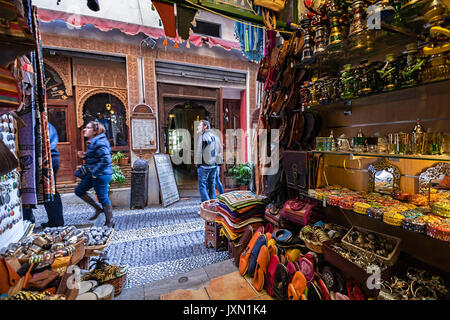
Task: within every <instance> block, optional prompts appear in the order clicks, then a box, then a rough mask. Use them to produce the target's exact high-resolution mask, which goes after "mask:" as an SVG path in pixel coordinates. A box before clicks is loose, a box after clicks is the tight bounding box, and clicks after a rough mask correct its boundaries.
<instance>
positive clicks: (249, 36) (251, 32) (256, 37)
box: [234, 7, 264, 62]
mask: <svg viewBox="0 0 450 320" xmlns="http://www.w3.org/2000/svg"><path fill="white" fill-rule="evenodd" d="M256 12H257V13H258V14H261V7H257V8H256ZM234 36H235V37H236V38H237V39H238V40H239V43H240V45H241V51H242V53H243V54H244V56H246V57H247V58H248V59H249V60H250V61H254V62H259V61H260V60H261V59H262V58H263V53H264V30H263V29H262V28H257V27H253V26H250V25H248V24H244V23H241V22H235V23H234Z"/></svg>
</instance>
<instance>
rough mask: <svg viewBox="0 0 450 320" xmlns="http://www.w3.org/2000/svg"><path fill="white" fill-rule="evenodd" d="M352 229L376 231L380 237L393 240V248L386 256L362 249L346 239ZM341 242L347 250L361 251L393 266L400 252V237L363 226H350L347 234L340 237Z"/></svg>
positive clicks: (366, 231) (365, 231) (368, 231)
mask: <svg viewBox="0 0 450 320" xmlns="http://www.w3.org/2000/svg"><path fill="white" fill-rule="evenodd" d="M354 230H358V231H361V232H364V233H376V234H377V235H379V236H380V237H382V238H385V239H388V240H391V241H393V242H394V243H395V246H394V249H393V250H392V252H391V253H390V254H389V255H388V256H387V257H382V256H379V255H377V254H375V253H372V252H370V251H367V250H365V249H362V248H360V247H358V246H355V245H354V244H352V243H350V242H348V241H347V239H348V237H349V235H350V233H352V231H354ZM341 242H342V244H343V245H344V246H345V247H347V248H348V249H349V250H352V251H354V252H358V253H361V254H364V255H371V256H373V257H375V259H376V260H378V261H380V262H382V263H384V264H386V265H388V266H393V265H394V264H395V262H396V261H397V259H398V256H399V254H400V242H401V239H400V238H397V237H393V236H390V235H387V234H384V233H380V232H375V231H372V230H369V229H365V228H361V227H352V228H351V229H350V230H349V231H348V232H347V234H346V235H345V236H344V237H343V238H342V240H341Z"/></svg>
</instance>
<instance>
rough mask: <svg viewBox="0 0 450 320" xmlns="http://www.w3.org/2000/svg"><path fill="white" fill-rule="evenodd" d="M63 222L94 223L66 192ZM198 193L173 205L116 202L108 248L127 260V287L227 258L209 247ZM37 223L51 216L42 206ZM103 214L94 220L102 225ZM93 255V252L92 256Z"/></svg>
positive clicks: (114, 259) (113, 259)
mask: <svg viewBox="0 0 450 320" xmlns="http://www.w3.org/2000/svg"><path fill="white" fill-rule="evenodd" d="M63 206H64V220H65V221H64V222H65V225H76V226H85V225H90V224H92V221H89V220H88V218H89V216H90V215H91V214H92V209H91V208H90V207H89V206H88V205H85V204H78V203H73V202H68V201H67V200H65V197H63ZM199 210H200V198H191V199H189V200H180V201H178V202H177V203H174V204H173V205H171V206H168V207H166V208H162V207H161V206H149V207H147V208H145V209H135V210H130V209H129V208H117V207H114V211H113V212H114V219H115V222H116V226H115V228H114V235H113V238H112V240H111V244H110V245H109V247H108V248H107V249H106V250H105V252H107V254H108V259H109V261H110V263H115V264H120V265H128V266H129V272H128V279H127V283H126V285H125V286H124V288H135V287H140V286H144V285H147V284H149V283H152V282H154V281H157V280H161V279H164V278H167V277H171V276H174V275H177V274H182V273H185V272H188V271H191V270H194V269H199V268H202V267H205V266H207V265H210V264H214V263H217V262H220V261H224V260H227V259H228V256H227V252H226V251H222V252H216V251H215V250H214V249H207V248H206V247H205V244H204V241H205V233H204V232H205V231H204V230H205V221H204V220H203V219H202V218H201V217H200V215H199V213H198V212H199ZM34 215H35V217H36V227H38V226H40V224H41V223H43V222H46V221H47V216H46V213H45V210H44V207H43V206H38V209H36V210H34ZM103 223H104V215H101V216H100V217H99V218H98V219H97V220H96V221H95V222H94V225H96V226H97V225H98V226H99V225H102V224H103ZM91 259H92V258H91Z"/></svg>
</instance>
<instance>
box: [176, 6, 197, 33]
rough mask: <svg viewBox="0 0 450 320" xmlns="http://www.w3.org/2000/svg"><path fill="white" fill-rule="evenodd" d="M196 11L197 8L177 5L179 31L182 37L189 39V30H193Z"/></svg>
mask: <svg viewBox="0 0 450 320" xmlns="http://www.w3.org/2000/svg"><path fill="white" fill-rule="evenodd" d="M196 13H197V10H196V9H191V8H185V7H182V6H177V31H178V35H179V36H180V38H181V39H183V40H188V39H189V30H191V27H192V22H193V21H194V19H195V14H196Z"/></svg>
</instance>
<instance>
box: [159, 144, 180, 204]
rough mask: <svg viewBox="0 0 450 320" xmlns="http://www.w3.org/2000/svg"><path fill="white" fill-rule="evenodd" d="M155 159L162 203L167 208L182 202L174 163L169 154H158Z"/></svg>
mask: <svg viewBox="0 0 450 320" xmlns="http://www.w3.org/2000/svg"><path fill="white" fill-rule="evenodd" d="M153 157H154V160H155V167H156V174H157V176H158V182H159V192H160V193H159V194H160V196H161V203H162V205H163V207H166V206H168V205H170V204H172V203H175V202H177V201H178V200H180V195H179V194H178V188H177V183H176V181H175V176H174V175H173V168H172V162H171V161H170V157H169V155H168V154H164V153H156V154H154V155H153Z"/></svg>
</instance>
